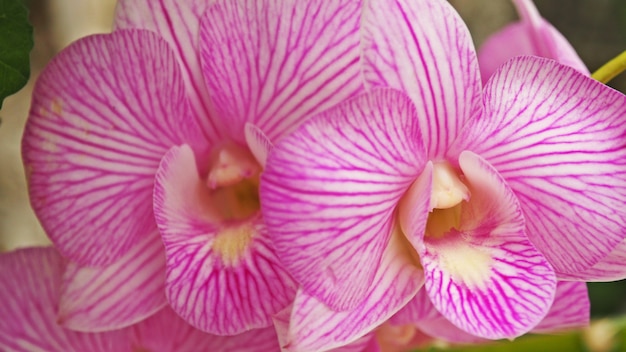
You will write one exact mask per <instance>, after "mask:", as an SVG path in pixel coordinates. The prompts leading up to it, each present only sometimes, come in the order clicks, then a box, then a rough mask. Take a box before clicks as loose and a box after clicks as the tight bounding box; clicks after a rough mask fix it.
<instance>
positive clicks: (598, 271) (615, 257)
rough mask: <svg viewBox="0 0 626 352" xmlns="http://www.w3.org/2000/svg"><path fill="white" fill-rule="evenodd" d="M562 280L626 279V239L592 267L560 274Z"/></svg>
mask: <svg viewBox="0 0 626 352" xmlns="http://www.w3.org/2000/svg"><path fill="white" fill-rule="evenodd" d="M558 277H559V279H561V280H573V281H592V282H593V281H601V282H602V281H618V280H624V279H626V240H624V241H622V242H621V243H620V244H618V245H617V247H615V248H614V249H613V251H611V253H609V255H607V256H606V257H604V258H602V259H600V261H599V262H597V263H596V264H594V265H593V266H592V267H591V268H589V269H586V270H583V271H579V272H575V273H571V274H562V273H561V274H559V275H558Z"/></svg>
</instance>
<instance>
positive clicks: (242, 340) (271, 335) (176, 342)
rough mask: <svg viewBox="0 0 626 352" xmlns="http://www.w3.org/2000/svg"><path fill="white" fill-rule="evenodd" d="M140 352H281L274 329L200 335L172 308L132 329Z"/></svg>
mask: <svg viewBox="0 0 626 352" xmlns="http://www.w3.org/2000/svg"><path fill="white" fill-rule="evenodd" d="M132 341H133V345H134V346H136V348H137V350H138V351H151V352H197V351H207V352H208V351H210V352H235V351H236V352H265V351H267V352H275V351H279V346H278V339H277V338H276V332H275V331H274V329H273V328H272V327H269V328H263V329H254V330H250V331H247V332H244V333H242V334H239V335H234V336H217V335H211V334H207V333H205V332H203V331H200V330H198V329H196V328H194V327H192V326H191V325H189V324H188V323H187V322H185V321H184V320H183V319H181V318H180V317H179V316H178V315H176V313H174V311H172V310H171V309H170V308H169V307H166V308H164V309H162V310H161V311H160V312H159V313H157V314H155V315H153V316H152V317H150V318H148V319H146V320H144V321H143V322H141V323H140V324H137V325H134V326H133V327H132Z"/></svg>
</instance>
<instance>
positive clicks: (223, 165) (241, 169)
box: [206, 143, 261, 222]
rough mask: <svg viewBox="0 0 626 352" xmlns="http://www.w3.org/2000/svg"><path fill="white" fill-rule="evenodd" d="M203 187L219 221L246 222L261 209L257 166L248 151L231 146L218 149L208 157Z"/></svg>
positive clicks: (259, 171) (259, 167)
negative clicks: (208, 164) (209, 197)
mask: <svg viewBox="0 0 626 352" xmlns="http://www.w3.org/2000/svg"><path fill="white" fill-rule="evenodd" d="M210 165H211V166H210V169H209V174H208V175H207V178H206V184H207V186H208V188H209V193H210V196H211V199H212V203H213V204H214V205H215V208H216V210H217V212H218V216H219V218H220V220H221V221H225V222H231V221H240V220H244V219H247V218H249V217H251V216H253V215H254V214H256V213H257V212H258V211H259V209H260V208H261V203H260V200H259V176H260V173H261V166H260V165H259V164H258V163H257V161H256V159H255V158H254V156H253V155H252V153H250V151H249V150H248V149H247V148H245V147H241V146H239V145H237V144H234V143H229V144H226V145H224V146H222V147H220V148H218V149H217V150H216V151H215V152H214V153H213V155H212V157H211V164H210Z"/></svg>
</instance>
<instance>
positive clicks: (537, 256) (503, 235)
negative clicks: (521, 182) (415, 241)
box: [420, 152, 556, 339]
mask: <svg viewBox="0 0 626 352" xmlns="http://www.w3.org/2000/svg"><path fill="white" fill-rule="evenodd" d="M459 162H460V165H461V169H462V171H463V173H464V175H465V179H466V180H467V182H468V186H469V189H470V192H471V199H470V200H469V202H464V203H462V204H461V207H462V208H461V209H462V211H461V215H460V224H459V225H458V228H454V227H453V228H452V229H450V230H449V232H447V233H445V234H443V236H442V237H429V236H428V235H427V237H426V238H425V240H424V245H425V250H424V252H423V253H420V257H421V260H422V265H423V267H424V271H425V275H426V283H425V288H426V290H427V291H428V295H429V297H430V298H431V301H432V303H433V305H434V306H435V307H436V308H437V310H438V311H439V312H441V314H442V315H443V316H445V317H446V318H447V319H448V320H450V322H452V323H453V324H454V325H456V326H458V327H459V328H461V329H463V330H465V331H466V332H468V333H470V334H473V335H476V336H478V337H483V338H488V339H500V338H514V337H517V336H520V335H522V334H524V333H526V332H528V331H529V330H530V329H532V328H533V327H534V326H535V325H536V324H537V323H539V321H540V320H541V319H542V318H543V317H544V316H545V315H546V313H547V312H548V309H549V308H550V306H551V305H552V301H553V299H554V294H555V289H556V278H555V274H554V271H553V269H552V267H551V266H550V265H549V264H548V262H547V261H546V259H545V258H544V257H543V256H542V255H541V253H539V252H538V251H537V249H535V247H534V246H533V245H532V244H531V243H530V241H529V240H528V239H527V238H526V235H525V233H524V218H523V216H522V211H521V209H520V205H519V202H518V201H517V199H516V198H515V195H514V194H513V192H512V191H511V189H510V188H508V186H507V185H506V183H505V181H504V180H503V179H502V177H501V176H500V175H498V173H497V171H495V170H494V169H493V167H492V166H490V165H489V164H488V163H487V162H485V161H484V160H483V159H482V158H480V157H479V156H477V155H475V154H473V153H471V152H464V153H462V154H461V157H460V160H459ZM453 226H454V225H453Z"/></svg>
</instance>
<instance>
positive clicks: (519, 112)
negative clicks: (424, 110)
mask: <svg viewBox="0 0 626 352" xmlns="http://www.w3.org/2000/svg"><path fill="white" fill-rule="evenodd" d="M485 105H486V109H487V112H486V114H485V117H484V118H483V119H480V120H474V121H473V122H472V123H471V124H470V125H469V126H468V127H467V129H466V130H465V131H464V134H463V135H462V136H461V137H460V138H459V139H458V140H457V142H456V145H455V146H454V147H453V148H452V150H451V152H450V154H451V155H453V154H456V155H458V153H460V152H461V151H462V150H471V151H473V152H475V153H477V154H479V155H481V156H483V157H484V158H485V159H486V160H487V161H488V162H489V163H490V164H492V165H493V166H494V167H495V168H496V169H497V170H498V172H499V173H500V174H501V175H502V176H503V177H504V178H505V179H506V181H507V183H508V185H509V186H510V187H511V188H512V189H513V191H514V192H515V194H516V196H517V197H518V199H519V201H520V203H521V206H522V210H523V211H524V217H525V219H526V225H527V228H526V232H527V235H528V237H529V239H530V240H531V242H533V244H534V245H535V246H537V248H538V249H539V250H540V251H541V252H542V253H543V255H544V256H546V258H547V259H548V261H549V262H550V264H552V265H553V266H554V268H555V270H556V272H557V274H559V275H563V274H567V275H577V273H580V272H584V271H585V270H587V269H589V268H590V267H592V266H593V265H595V264H596V263H598V262H599V261H600V260H602V259H603V258H604V257H606V256H607V255H608V254H609V253H610V252H611V251H613V250H614V248H615V247H616V246H617V245H618V244H619V243H621V242H622V241H623V240H624V236H626V208H624V207H623V204H624V203H626V169H625V168H624V164H626V148H624V140H626V124H624V119H625V118H626V96H624V94H622V93H620V92H617V91H615V90H613V89H612V88H609V87H607V86H605V85H603V84H601V83H599V82H597V81H594V80H593V79H591V78H589V77H586V76H585V75H583V74H581V73H579V72H577V71H575V70H574V69H572V68H570V67H568V66H564V65H561V64H559V63H557V62H556V61H552V60H548V59H541V58H536V57H522V58H515V59H512V60H511V61H509V62H508V63H506V64H505V65H503V66H502V67H501V69H500V70H499V71H498V72H497V73H496V74H494V76H493V77H492V79H491V80H490V81H489V84H488V85H487V86H486V87H485Z"/></svg>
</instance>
